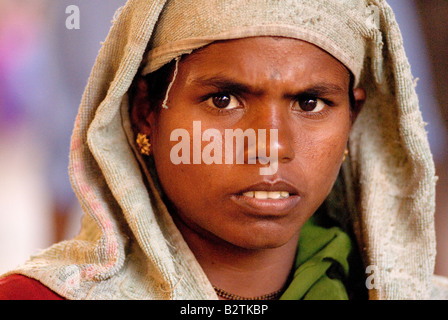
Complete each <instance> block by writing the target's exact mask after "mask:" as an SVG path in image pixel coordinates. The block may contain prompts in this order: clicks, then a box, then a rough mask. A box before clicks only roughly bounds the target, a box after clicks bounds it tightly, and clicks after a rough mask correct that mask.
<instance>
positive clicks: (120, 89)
mask: <svg viewBox="0 0 448 320" xmlns="http://www.w3.org/2000/svg"><path fill="white" fill-rule="evenodd" d="M372 12H373V13H374V15H373V16H372V15H371V13H372ZM155 25H157V27H156V30H155V31H154V32H153V30H154V26H155ZM167 30H169V32H167ZM256 35H276V36H287V37H294V38H298V39H302V40H306V41H309V42H312V43H314V44H316V45H318V46H320V47H321V48H323V49H324V50H326V51H328V52H329V53H331V54H332V55H333V56H335V57H336V58H337V59H339V60H340V61H341V62H342V63H344V64H345V65H346V66H347V67H348V68H349V69H350V70H351V71H352V72H353V74H354V75H355V78H356V82H357V83H359V85H360V86H361V87H364V88H365V89H366V91H367V93H368V100H367V101H368V102H367V104H366V106H365V107H364V109H363V111H362V112H361V114H360V116H359V118H358V120H357V122H356V124H355V126H354V129H353V132H352V134H351V137H350V155H351V156H350V160H349V161H347V162H346V163H345V166H344V168H343V172H344V177H345V181H346V190H345V192H344V196H345V197H346V200H347V202H348V203H349V207H348V208H347V210H348V211H349V212H350V215H351V218H352V220H353V227H354V231H355V233H356V236H357V240H358V242H359V246H360V248H361V249H362V256H363V259H364V263H365V266H366V267H367V266H369V265H374V266H376V269H375V270H377V271H378V274H376V278H375V289H373V290H370V298H371V299H428V298H430V297H431V294H432V293H434V294H435V293H438V294H437V296H438V297H443V294H442V292H444V291H443V290H442V289H435V288H434V283H436V281H435V280H433V268H434V261H435V234H434V219H433V214H434V199H435V196H434V192H435V181H436V179H435V176H434V165H433V161H432V156H431V153H430V150H429V146H428V142H427V138H426V133H425V129H424V126H425V125H424V123H423V121H422V118H421V114H420V111H419V104H418V99H417V96H416V93H415V90H414V79H413V77H412V75H411V71H410V67H409V64H408V62H407V58H406V55H405V52H404V50H403V46H402V39H401V35H400V31H399V29H398V26H397V24H396V22H395V19H394V16H393V13H392V11H391V9H390V8H389V6H388V5H387V4H386V3H385V1H381V0H376V1H374V0H371V1H370V0H313V1H305V0H283V1H277V0H226V1H224V0H168V1H162V0H151V1H150V0H129V1H128V3H127V4H126V6H125V7H124V8H123V9H122V11H121V13H120V14H119V15H118V17H117V19H116V21H115V22H114V25H113V27H112V29H111V31H110V34H109V36H108V38H107V39H106V41H105V43H104V46H103V48H102V49H101V51H100V53H99V56H98V59H97V61H96V63H95V66H94V68H93V70H92V74H91V77H90V79H89V83H88V86H87V89H86V91H85V94H84V96H83V100H82V104H81V107H80V111H79V115H78V117H77V120H76V125H75V130H74V134H73V140H72V147H71V155H70V159H71V162H70V175H71V178H72V184H73V187H74V190H75V192H76V193H77V195H78V198H79V200H80V202H81V205H82V208H83V209H84V211H85V217H84V220H83V226H82V231H81V233H80V234H79V236H78V237H76V238H75V239H73V240H70V241H66V242H62V243H59V244H55V245H54V246H52V247H50V248H49V249H47V250H44V251H43V252H42V253H40V254H38V255H37V256H35V257H32V258H31V259H30V260H29V261H28V262H26V263H25V264H24V265H23V266H21V267H20V268H19V269H17V270H13V271H11V272H10V273H17V272H19V273H22V274H25V275H27V276H30V277H32V278H36V279H38V280H40V281H41V282H42V283H44V284H45V285H47V286H48V287H50V288H51V289H53V290H54V291H56V292H57V293H59V294H60V295H62V296H64V297H67V298H69V299H216V295H215V293H214V290H213V288H212V286H211V284H210V283H209V281H208V279H207V277H206V275H205V274H204V272H203V271H202V269H201V267H200V265H199V264H198V263H197V261H196V259H195V257H194V255H193V254H192V253H191V251H190V250H189V249H188V247H187V245H186V243H185V242H184V240H183V239H182V236H181V234H180V233H179V231H178V230H177V228H176V227H175V225H174V223H173V221H172V220H171V217H170V215H169V213H168V211H167V209H166V207H165V205H164V203H163V201H162V200H161V197H160V193H159V191H158V188H157V186H156V185H155V184H154V182H153V180H152V179H151V174H150V172H148V170H151V168H149V169H148V170H147V169H146V168H145V166H144V164H143V162H142V160H141V159H140V157H139V156H138V154H137V153H136V152H135V150H134V142H133V141H134V137H133V135H132V132H131V130H130V122H129V118H128V105H127V91H128V89H129V87H130V85H131V83H132V80H133V78H134V77H135V75H136V73H137V72H139V71H140V69H139V68H140V67H142V68H143V72H144V73H147V72H151V71H153V70H155V69H157V68H159V67H160V66H162V65H163V64H165V63H167V62H169V61H170V60H171V59H173V58H175V57H177V56H179V55H180V54H184V53H189V52H191V51H192V50H194V49H195V48H198V47H201V46H203V45H206V44H208V43H210V42H212V41H215V40H222V39H231V38H238V37H247V36H256ZM142 168H143V169H142ZM145 181H147V183H148V185H149V190H147V188H146V185H145ZM148 191H149V192H148ZM433 297H434V296H433Z"/></svg>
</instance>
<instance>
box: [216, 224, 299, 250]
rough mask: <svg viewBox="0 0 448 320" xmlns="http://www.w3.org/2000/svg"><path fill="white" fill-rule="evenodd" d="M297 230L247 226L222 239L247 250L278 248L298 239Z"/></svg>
mask: <svg viewBox="0 0 448 320" xmlns="http://www.w3.org/2000/svg"><path fill="white" fill-rule="evenodd" d="M298 234H299V232H298V231H296V230H284V229H283V228H278V227H277V228H272V227H271V228H269V229H268V228H262V229H260V228H257V229H255V228H253V229H252V228H247V229H246V230H245V231H243V232H241V233H237V234H234V236H233V237H231V238H229V237H225V238H224V239H223V240H225V241H227V242H229V243H231V244H232V245H234V246H237V247H240V248H243V249H247V250H262V249H275V248H280V247H282V246H284V245H286V244H288V243H290V241H295V242H297V241H298Z"/></svg>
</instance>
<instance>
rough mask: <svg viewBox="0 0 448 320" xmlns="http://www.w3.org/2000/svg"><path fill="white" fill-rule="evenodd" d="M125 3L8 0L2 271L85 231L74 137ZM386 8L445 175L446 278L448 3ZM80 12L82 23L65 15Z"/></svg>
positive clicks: (443, 234)
mask: <svg viewBox="0 0 448 320" xmlns="http://www.w3.org/2000/svg"><path fill="white" fill-rule="evenodd" d="M125 2H126V0H88V1H85V0H56V1H55V0H0V274H1V273H3V272H6V271H8V270H9V269H12V268H14V267H15V266H17V265H18V264H21V263H23V262H24V261H25V260H26V259H28V257H29V256H30V255H32V254H34V253H36V252H38V251H39V250H40V249H43V248H46V247H48V246H49V245H51V244H52V243H54V242H57V241H61V240H64V239H69V238H71V237H73V236H75V235H76V234H77V233H78V231H79V228H80V219H81V215H82V213H81V209H80V207H79V205H78V203H77V200H76V198H75V195H74V193H73V191H72V189H71V185H70V181H69V177H68V169H67V168H68V152H69V145H70V137H71V132H72V129H73V124H74V121H75V118H76V114H77V109H78V106H79V103H80V101H81V97H82V94H83V91H84V88H85V86H86V84H87V79H88V77H89V74H90V70H91V68H92V66H93V64H94V61H95V58H96V55H97V53H98V50H99V49H100V46H101V44H100V43H101V42H102V41H104V39H105V37H106V35H107V33H108V31H109V28H110V26H111V21H112V18H113V16H114V13H115V12H116V10H117V9H118V8H119V7H121V6H122V5H124V4H125ZM388 2H389V4H390V5H391V6H392V8H393V9H394V11H395V14H396V18H397V21H398V23H399V25H400V27H401V30H402V32H403V38H404V42H405V49H406V52H407V54H408V57H409V60H410V63H411V66H412V72H413V74H414V76H415V77H417V78H419V81H418V86H417V92H418V94H419V99H420V105H421V108H422V112H423V118H424V120H425V121H426V122H427V123H428V127H427V130H428V134H429V139H430V144H431V148H432V151H433V154H434V159H435V162H436V168H437V174H438V176H439V183H438V186H437V212H436V231H437V241H438V242H437V249H438V256H437V263H436V273H437V274H441V275H446V276H448V236H447V232H448V147H447V146H448V134H447V132H448V90H447V89H446V88H445V85H446V80H447V79H448V74H447V72H448V66H447V64H448V1H447V0H389V1H388ZM73 5H75V6H77V7H78V8H79V26H78V25H77V23H76V22H77V21H75V20H73V19H75V18H76V14H77V13H76V12H75V11H70V10H69V11H66V9H67V8H68V7H69V6H73ZM71 8H72V7H69V9H71ZM73 14H75V15H73ZM67 22H68V26H69V28H67V25H66V23H67ZM71 27H73V28H71ZM78 27H79V28H78Z"/></svg>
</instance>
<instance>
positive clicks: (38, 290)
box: [0, 274, 64, 300]
mask: <svg viewBox="0 0 448 320" xmlns="http://www.w3.org/2000/svg"><path fill="white" fill-rule="evenodd" d="M0 300H64V298H63V297H61V296H60V295H58V294H57V293H55V292H53V291H52V290H50V289H49V288H47V287H46V286H45V285H43V284H42V283H40V282H39V281H37V280H34V279H31V278H28V277H26V276H23V275H19V274H12V275H9V276H6V277H4V278H1V279H0Z"/></svg>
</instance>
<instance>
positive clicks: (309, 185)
mask: <svg viewBox="0 0 448 320" xmlns="http://www.w3.org/2000/svg"><path fill="white" fill-rule="evenodd" d="M349 83H350V76H349V73H348V71H347V69H346V68H345V67H344V66H343V65H342V64H341V63H340V62H339V61H338V60H336V59H335V58H333V57H332V56H330V55H329V54H328V53H326V52H324V51H322V50H321V49H319V48H318V47H316V46H314V45H311V44H309V43H307V42H304V41H299V40H294V39H288V38H273V37H256V38H246V39H239V40H232V41H224V42H217V43H214V44H211V45H209V46H207V47H205V48H203V49H201V50H198V51H196V52H195V53H193V54H191V55H189V56H187V57H185V58H183V59H182V60H181V61H180V63H179V68H178V74H177V76H176V79H175V81H174V83H173V85H172V87H171V89H170V91H169V99H168V103H167V105H168V108H166V109H165V108H162V109H161V111H160V112H159V113H156V112H151V113H149V115H148V116H147V117H145V119H140V120H139V121H138V122H139V124H138V126H139V127H140V129H141V130H140V131H142V132H145V133H148V135H149V136H150V142H151V144H152V153H153V156H154V160H155V165H156V170H157V174H158V176H159V180H160V183H161V185H162V188H163V190H164V192H165V194H166V196H167V198H168V200H169V202H170V206H171V208H170V209H171V211H172V214H173V216H174V218H175V221H176V223H177V224H178V226H179V228H180V230H181V231H185V232H183V233H188V234H194V235H195V236H199V237H201V238H202V239H204V240H205V241H225V242H226V243H230V244H233V245H235V246H238V247H243V248H250V249H257V248H260V249H261V248H275V247H279V246H282V245H284V244H286V243H287V242H288V241H290V240H291V239H296V238H297V236H298V234H299V232H300V229H301V227H302V225H303V224H304V223H305V222H306V221H307V220H308V218H310V217H311V216H312V214H313V213H314V212H315V211H316V210H317V208H318V207H319V206H320V205H321V204H322V202H323V201H324V200H325V198H326V197H327V195H328V194H329V192H330V190H331V188H332V186H333V183H334V181H335V180H336V177H337V175H338V172H339V169H340V165H341V163H342V159H343V155H344V150H345V148H346V143H347V140H348V136H349V132H350V128H351V125H352V117H351V116H352V115H351V111H350V100H349ZM355 96H359V94H356V95H355ZM139 107H146V108H148V106H139ZM194 122H196V128H195V129H193V127H194V125H193V124H194ZM198 124H200V126H198ZM199 128H200V129H199ZM177 129H183V130H182V131H183V132H185V133H186V132H188V135H184V136H183V138H184V140H182V143H183V144H182V145H183V146H186V145H188V146H189V147H190V148H191V149H190V155H188V153H183V152H186V151H185V150H186V149H184V150H183V151H181V152H180V153H179V155H181V153H183V156H184V160H185V159H186V158H185V156H187V158H188V159H189V161H184V162H189V164H188V163H180V164H175V163H173V162H176V161H173V154H172V152H173V151H172V150H176V152H174V154H177V151H178V150H179V148H178V147H179V146H180V144H179V143H180V142H181V138H178V137H177V136H176V139H174V138H173V139H171V134H172V133H173V132H179V130H177ZM208 129H214V130H215V131H213V132H214V133H215V135H216V134H217V133H219V135H220V136H221V137H222V164H219V162H218V161H215V163H212V164H206V163H205V162H204V159H199V162H200V163H199V164H194V162H196V163H197V162H198V158H196V160H195V159H194V154H196V156H197V155H200V154H201V153H196V152H197V151H198V150H200V151H201V152H204V154H209V155H210V154H211V155H216V154H215V153H214V152H217V151H216V150H217V149H216V150H215V151H214V152H213V153H210V147H211V142H210V141H209V140H206V139H205V138H204V137H203V133H204V132H205V131H206V130H208ZM236 129H241V130H242V131H246V130H248V129H251V130H253V132H255V133H258V132H259V131H258V130H259V129H265V130H266V132H267V136H266V139H264V137H263V136H260V135H258V134H257V143H258V142H261V144H255V146H257V145H258V146H259V148H258V147H255V148H254V149H252V151H256V153H255V154H256V155H259V154H261V153H258V151H263V150H261V149H264V152H267V155H269V154H271V155H275V153H277V159H278V167H276V170H273V171H272V172H271V174H268V175H262V174H261V173H260V172H261V171H260V168H263V167H269V165H272V163H273V162H274V161H275V159H271V163H270V164H266V163H264V164H261V163H260V161H259V160H260V158H257V159H256V160H257V161H255V162H256V163H249V161H248V157H249V156H248V154H249V149H251V148H250V147H247V145H248V144H249V143H248V139H246V140H245V142H246V144H245V147H244V148H243V151H244V154H245V161H244V164H237V161H236V160H235V156H236V154H237V153H238V150H237V146H236V143H233V144H232V145H233V147H232V148H233V155H234V157H233V161H231V162H229V161H225V157H226V155H228V154H229V150H230V149H228V150H227V151H226V150H225V144H226V143H229V141H226V130H227V131H229V130H236ZM175 130H177V131H175ZM208 132H211V131H208ZM233 132H236V131H233ZM273 132H275V133H276V135H277V139H275V133H273ZM216 137H217V136H216ZM216 137H215V138H216ZM177 138H178V139H177ZM201 138H203V139H204V140H203V141H202V142H200V140H201ZM270 138H273V139H274V140H273V141H274V143H273V144H270ZM171 140H174V141H171ZM218 140H219V139H217V140H216V141H218ZM264 140H266V144H263V143H262V142H263V141H264ZM198 142H200V144H198ZM209 144H210V145H209ZM207 145H209V147H208V148H209V149H205V148H207ZM262 145H263V146H266V147H262ZM176 146H177V148H176ZM173 148H174V149H173ZM194 148H196V151H194ZM217 154H218V155H219V152H218V153H217ZM252 155H253V154H252ZM229 159H230V158H229ZM264 159H266V158H264ZM201 160H202V161H201ZM216 162H218V163H216ZM266 198H267V199H266Z"/></svg>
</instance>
